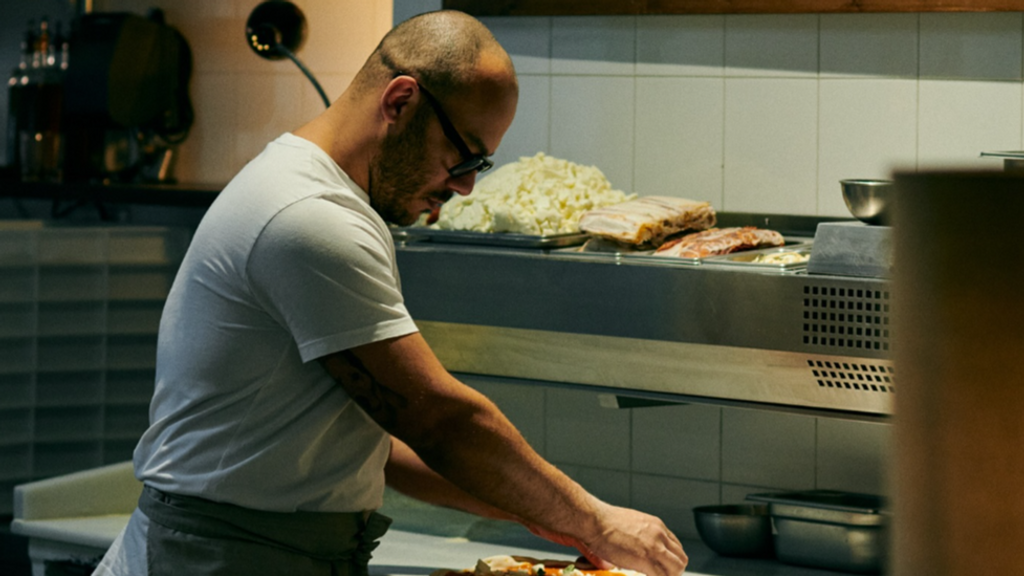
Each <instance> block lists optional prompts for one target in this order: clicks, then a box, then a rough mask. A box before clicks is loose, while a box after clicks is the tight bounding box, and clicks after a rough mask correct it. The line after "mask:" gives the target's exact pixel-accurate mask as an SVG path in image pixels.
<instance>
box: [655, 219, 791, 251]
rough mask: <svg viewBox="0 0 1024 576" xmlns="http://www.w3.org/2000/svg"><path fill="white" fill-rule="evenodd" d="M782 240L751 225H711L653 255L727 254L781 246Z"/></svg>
mask: <svg viewBox="0 0 1024 576" xmlns="http://www.w3.org/2000/svg"><path fill="white" fill-rule="evenodd" d="M785 243H786V241H785V239H783V238H782V234H779V233H778V232H776V231H774V230H765V229H762V228H755V227H753V226H744V227H743V228H712V229H710V230H705V231H703V232H696V233H694V234H687V235H686V236H682V237H680V238H676V239H674V240H670V241H668V242H666V243H664V244H662V245H661V247H659V248H658V249H657V250H656V251H655V252H654V255H655V256H676V257H679V258H706V257H708V256H718V255H720V254H731V253H733V252H738V251H740V250H749V249H751V248H765V247H768V246H783V245H785Z"/></svg>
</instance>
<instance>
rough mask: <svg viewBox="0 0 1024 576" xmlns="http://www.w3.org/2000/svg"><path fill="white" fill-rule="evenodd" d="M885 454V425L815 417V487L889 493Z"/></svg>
mask: <svg viewBox="0 0 1024 576" xmlns="http://www.w3.org/2000/svg"><path fill="white" fill-rule="evenodd" d="M888 457H889V427H888V426H887V425H885V424H874V423H870V422H852V421H848V420H838V419H824V418H823V419H820V420H818V443H817V478H816V481H815V486H816V487H818V488H825V489H829V490H847V491H851V492H866V493H869V494H889V486H888V478H887V477H886V466H885V461H886V459H887V458H888Z"/></svg>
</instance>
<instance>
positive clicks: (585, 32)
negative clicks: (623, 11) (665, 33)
mask: <svg viewBox="0 0 1024 576" xmlns="http://www.w3.org/2000/svg"><path fill="white" fill-rule="evenodd" d="M635 71H636V18H634V17H632V16H585V17H575V18H574V17H569V18H554V19H552V23H551V73H552V74H601V75H618V76H632V75H633V74H634V72H635Z"/></svg>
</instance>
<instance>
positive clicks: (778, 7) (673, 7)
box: [443, 0, 1024, 16]
mask: <svg viewBox="0 0 1024 576" xmlns="http://www.w3.org/2000/svg"><path fill="white" fill-rule="evenodd" d="M443 5H444V7H445V8H449V9H454V10H461V11H463V12H466V13H469V14H473V15H474V16H591V15H638V14H813V13H857V12H1019V11H1024V0H444V3H443Z"/></svg>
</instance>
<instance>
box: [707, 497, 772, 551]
mask: <svg viewBox="0 0 1024 576" xmlns="http://www.w3.org/2000/svg"><path fill="white" fill-rule="evenodd" d="M693 518H694V520H695V521H696V523H697V533H698V534H700V538H701V540H703V541H704V543H705V544H707V545H708V548H711V549H712V550H714V551H715V552H716V553H718V554H720V555H722V556H770V555H771V554H772V553H773V548H772V543H773V542H772V522H771V516H769V515H768V506H767V505H766V504H726V505H723V506H698V507H696V508H694V509H693Z"/></svg>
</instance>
